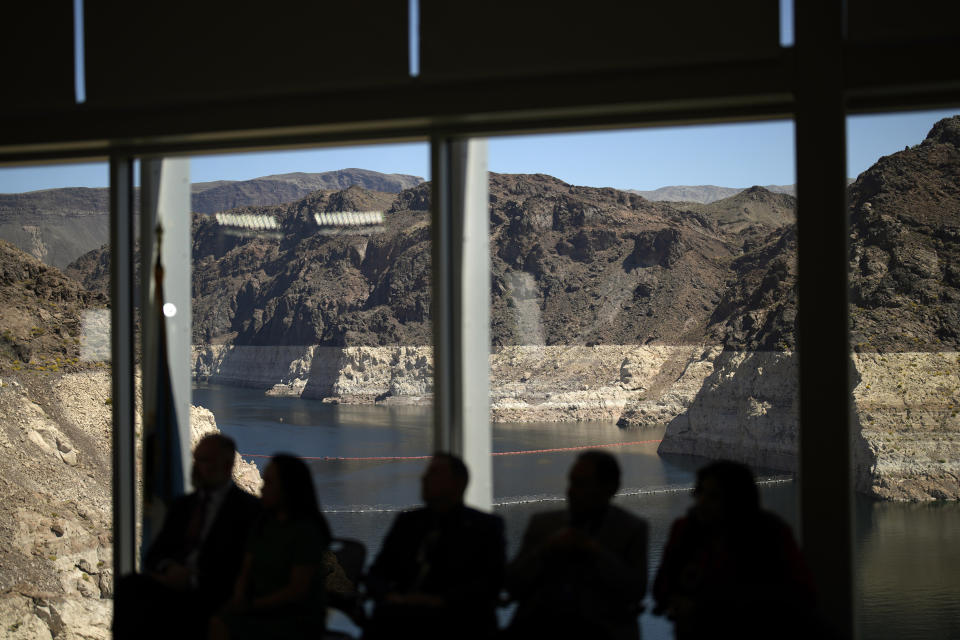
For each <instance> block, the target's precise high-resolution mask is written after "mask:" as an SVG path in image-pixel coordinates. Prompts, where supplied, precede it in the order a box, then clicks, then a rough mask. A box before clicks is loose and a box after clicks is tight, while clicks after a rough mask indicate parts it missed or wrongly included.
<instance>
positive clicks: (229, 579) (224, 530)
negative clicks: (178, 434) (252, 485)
mask: <svg viewBox="0 0 960 640" xmlns="http://www.w3.org/2000/svg"><path fill="white" fill-rule="evenodd" d="M199 499H200V498H199V496H198V494H197V493H191V494H188V495H186V496H182V497H180V498H178V499H177V500H175V501H174V503H173V504H172V505H171V506H170V510H169V511H168V512H167V517H166V518H165V519H164V521H163V528H162V529H161V530H160V533H159V534H158V535H157V538H156V540H155V541H154V542H153V544H152V545H150V549H149V551H148V552H147V555H146V557H145V561H144V566H145V567H146V568H147V569H148V570H155V569H156V568H157V566H158V565H159V564H160V563H161V562H162V561H163V560H174V561H176V562H180V563H183V562H185V561H186V559H187V556H188V555H189V553H190V551H191V549H190V548H189V546H188V544H187V540H186V538H187V529H188V527H189V525H190V519H191V516H192V515H193V512H194V509H195V508H196V504H197V501H198V500H199ZM259 515H260V501H259V500H257V498H256V497H254V496H252V495H250V494H249V493H247V492H246V491H244V490H243V489H240V488H239V487H237V486H236V485H233V486H231V487H230V489H229V490H228V491H227V495H226V496H224V499H223V502H222V503H221V505H220V509H219V510H218V511H217V515H216V518H215V519H214V521H213V523H212V524H211V525H210V530H209V532H208V533H207V536H206V538H204V540H203V542H202V543H201V544H200V548H199V550H198V557H197V591H198V594H197V595H198V597H199V598H200V600H201V604H202V606H203V607H204V608H207V610H213V609H215V608H217V607H219V606H220V605H222V604H223V603H224V602H226V601H227V599H229V597H230V595H231V594H232V593H233V584H234V582H235V581H236V578H237V574H238V573H239V571H240V566H241V564H242V562H243V555H244V551H245V549H246V543H247V534H248V532H249V530H250V528H251V527H252V526H253V524H254V523H255V522H256V520H257V518H258V517H259Z"/></svg>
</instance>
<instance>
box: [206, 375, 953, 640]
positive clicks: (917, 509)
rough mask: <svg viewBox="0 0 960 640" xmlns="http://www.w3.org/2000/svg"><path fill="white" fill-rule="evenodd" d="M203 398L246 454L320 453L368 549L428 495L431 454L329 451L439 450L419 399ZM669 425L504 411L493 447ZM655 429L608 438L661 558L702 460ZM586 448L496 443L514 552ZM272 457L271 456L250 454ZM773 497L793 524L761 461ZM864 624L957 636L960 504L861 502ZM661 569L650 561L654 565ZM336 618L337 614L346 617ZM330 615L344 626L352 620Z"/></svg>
mask: <svg viewBox="0 0 960 640" xmlns="http://www.w3.org/2000/svg"><path fill="white" fill-rule="evenodd" d="M193 403H194V404H198V405H201V406H204V407H206V408H208V409H210V410H211V411H212V412H213V413H214V415H215V416H216V420H217V425H218V426H219V427H220V429H222V430H223V431H224V432H225V433H227V434H229V435H230V436H231V437H233V438H234V439H235V440H236V441H237V446H238V448H239V449H240V451H241V452H242V453H245V454H263V455H266V454H271V453H274V452H278V451H285V452H289V453H294V454H296V455H299V456H303V457H307V458H315V459H314V460H310V461H309V464H310V467H311V469H312V471H313V477H314V482H315V484H316V488H317V492H318V496H319V497H320V500H321V502H322V503H323V507H324V510H325V512H326V514H327V518H328V520H329V521H330V526H331V527H332V528H333V531H334V534H335V535H338V536H343V537H351V538H357V539H359V540H362V541H363V542H364V543H365V544H366V545H367V548H368V550H369V554H370V555H369V556H368V560H369V559H370V558H372V557H373V556H374V555H375V554H376V553H377V551H378V550H379V546H380V542H381V540H382V538H383V536H384V535H385V533H386V531H387V528H388V527H389V526H390V523H391V522H392V520H393V518H394V517H395V515H396V513H397V511H399V510H401V509H404V508H407V507H410V506H413V505H416V504H418V503H419V478H420V473H421V472H422V470H423V466H424V464H425V461H424V460H389V461H383V460H324V459H323V458H325V457H326V458H334V457H337V458H340V457H350V458H360V457H373V456H396V457H403V456H422V455H428V454H429V453H430V451H431V449H432V445H431V441H432V440H431V429H430V420H431V415H432V414H431V411H430V410H429V409H427V408H422V407H379V406H348V405H329V404H323V403H321V402H319V401H315V400H301V399H299V398H271V397H266V396H263V395H261V393H260V392H258V391H254V390H248V389H237V388H230V387H218V386H213V385H209V386H198V387H196V388H195V389H194V392H193ZM662 433H663V429H662V428H659V429H644V430H639V431H636V430H630V431H624V430H621V429H619V428H617V426H616V425H615V424H614V423H612V422H590V423H504V424H496V425H494V428H493V450H494V451H529V450H535V449H560V448H564V447H578V446H583V445H597V444H612V443H623V442H635V441H644V440H658V439H659V438H660V437H661V436H662ZM656 448H657V445H656V443H647V444H630V445H626V446H618V447H614V448H611V449H609V450H610V451H611V452H613V453H615V454H616V455H617V456H618V457H619V459H620V464H621V466H622V468H623V482H622V487H623V488H622V491H621V495H620V496H619V497H618V498H617V503H618V504H620V506H622V507H624V508H626V509H629V510H631V511H634V512H635V513H637V514H639V515H640V516H642V517H644V518H646V519H647V521H648V522H649V523H650V566H651V569H652V570H655V569H656V567H657V565H658V564H659V561H660V555H661V553H662V550H663V545H664V542H665V541H666V537H667V534H668V532H669V528H670V524H671V523H672V522H673V520H674V519H675V518H676V517H678V516H680V515H682V514H683V513H684V511H686V509H687V508H688V507H689V506H690V497H689V489H690V488H691V487H692V483H693V480H694V473H695V471H696V469H697V467H698V466H699V465H701V464H702V463H703V461H702V460H698V459H693V458H687V457H683V456H670V457H661V456H658V455H657V453H656ZM576 455H577V452H576V451H560V452H547V453H535V454H525V455H510V456H497V457H495V458H494V459H493V474H494V475H493V478H494V502H495V511H496V512H497V513H499V514H500V515H502V516H503V517H504V519H505V521H506V526H507V544H508V553H509V554H510V555H511V556H512V555H513V554H514V553H515V552H516V550H517V548H518V546H519V544H520V539H521V537H522V535H523V529H524V527H525V525H526V522H527V519H528V518H529V516H530V514H532V513H534V512H536V511H540V510H543V509H553V508H559V507H562V506H563V491H564V487H565V475H566V472H567V469H568V468H569V467H570V465H571V463H572V462H573V459H574V458H575V457H576ZM248 459H252V460H254V461H256V462H257V463H258V464H259V465H260V466H261V468H262V466H263V462H264V461H265V460H264V459H263V458H248ZM758 478H760V479H761V481H762V482H763V483H764V484H762V485H761V493H762V499H763V503H764V506H766V507H767V508H768V509H771V510H772V511H775V512H776V513H778V514H779V515H780V516H781V517H783V518H784V519H785V520H786V521H787V522H789V523H790V524H791V525H792V526H794V528H795V529H796V525H797V515H796V513H797V512H796V505H797V500H796V485H795V483H794V482H792V481H791V480H790V479H789V478H788V477H785V476H783V475H782V474H777V473H776V472H765V471H764V470H758ZM857 560H858V583H859V585H860V597H859V602H860V612H859V619H860V630H861V634H860V635H861V637H863V638H891V639H897V640H906V639H908V638H918V639H919V638H960V506H958V505H957V504H954V503H950V504H942V503H938V504H933V505H928V504H921V505H902V504H885V503H874V502H872V501H868V500H866V499H858V502H857ZM651 579H652V575H651ZM338 622H339V625H338ZM332 626H334V627H337V626H343V627H345V626H346V625H343V621H342V620H338V621H332ZM640 626H641V631H642V634H643V638H644V639H645V640H660V639H664V640H666V639H667V638H672V630H671V627H670V625H669V623H668V622H666V621H665V620H663V619H662V618H657V617H655V616H652V615H650V614H649V613H645V614H643V615H642V616H641V618H640Z"/></svg>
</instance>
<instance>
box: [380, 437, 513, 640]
mask: <svg viewBox="0 0 960 640" xmlns="http://www.w3.org/2000/svg"><path fill="white" fill-rule="evenodd" d="M468 480H469V477H468V472H467V467H466V465H464V463H463V461H462V460H460V458H457V457H455V456H452V455H449V454H445V453H438V454H436V455H434V456H433V458H432V459H431V461H430V464H429V465H428V466H427V469H426V471H425V472H424V474H423V478H422V484H421V493H422V497H423V501H424V503H425V505H426V506H425V507H423V508H421V509H414V510H412V511H406V512H404V513H401V514H400V515H398V516H397V518H396V520H394V523H393V526H392V527H391V528H390V532H389V533H388V534H387V537H386V540H384V543H383V548H382V549H381V551H380V554H379V555H378V556H377V559H376V560H375V561H374V563H373V566H372V567H371V568H370V574H369V576H368V578H367V586H368V591H369V593H370V595H372V596H373V597H374V599H375V601H376V607H375V609H374V613H373V617H372V619H371V621H370V624H369V625H368V627H367V633H366V634H365V637H366V638H391V639H392V638H404V637H414V638H454V637H455V638H486V637H490V636H492V635H493V634H494V633H496V629H497V623H496V615H495V609H496V605H497V599H498V595H499V591H500V586H501V583H502V580H503V567H504V563H505V542H504V535H503V520H502V519H501V518H500V517H499V516H495V515H492V514H488V513H483V512H481V511H477V510H476V509H471V508H470V507H467V506H465V505H464V504H463V493H464V491H465V490H466V488H467V482H468Z"/></svg>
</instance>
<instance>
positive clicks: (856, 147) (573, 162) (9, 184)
mask: <svg viewBox="0 0 960 640" xmlns="http://www.w3.org/2000/svg"><path fill="white" fill-rule="evenodd" d="M957 113H960V109H956V110H950V111H924V112H911V113H902V114H884V115H877V116H858V117H854V118H850V119H849V120H848V135H847V141H848V167H849V171H848V175H849V176H850V177H856V176H857V175H859V173H860V172H862V171H863V170H864V169H866V168H867V167H869V166H870V165H871V164H873V163H874V162H875V161H876V160H877V158H879V157H880V156H882V155H888V154H890V153H893V152H895V151H899V150H900V149H903V148H904V146H906V145H913V144H917V143H919V142H920V141H922V140H923V138H924V136H925V135H926V134H927V132H928V131H929V130H930V127H931V126H932V125H933V124H934V123H935V122H936V121H937V120H939V119H941V118H944V117H947V116H949V115H954V114H957ZM793 135H794V129H793V123H792V122H791V121H774V122H758V123H750V124H731V125H713V126H686V127H669V128H646V129H627V130H617V131H604V132H587V133H572V134H552V135H539V136H503V137H495V138H491V139H490V170H491V171H497V172H501V173H546V174H550V175H553V176H556V177H558V178H560V179H562V180H564V181H566V182H570V183H572V184H578V185H588V186H596V187H616V188H619V189H656V188H657V187H662V186H667V185H680V184H686V185H698V184H713V185H719V186H725V187H748V186H751V185H754V184H760V185H766V184H792V183H794V182H795V181H796V178H795V170H794V139H793ZM429 165H430V160H429V149H428V147H427V145H426V144H424V143H415V144H403V145H376V146H374V145H368V146H354V147H346V148H332V149H317V150H298V151H282V152H270V153H246V154H230V155H218V156H200V157H196V158H194V159H193V161H192V162H191V172H192V177H193V180H194V181H195V182H204V181H209V180H245V179H249V178H255V177H259V176H265V175H270V174H275V173H288V172H292V171H305V172H319V171H331V170H334V169H343V168H348V167H360V168H364V169H372V170H375V171H382V172H385V173H408V174H413V175H418V176H422V177H424V178H429V175H428V174H429ZM107 181H108V177H107V168H106V165H105V164H92V165H91V164H73V165H59V166H48V167H24V168H3V169H0V193H16V192H21V191H32V190H36V189H49V188H55V187H67V186H85V187H104V186H107Z"/></svg>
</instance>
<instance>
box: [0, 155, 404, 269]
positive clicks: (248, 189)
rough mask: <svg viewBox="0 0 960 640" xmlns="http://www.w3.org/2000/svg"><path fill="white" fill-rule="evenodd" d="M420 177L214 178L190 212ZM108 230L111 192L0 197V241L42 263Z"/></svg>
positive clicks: (67, 256) (80, 248) (95, 241)
mask: <svg viewBox="0 0 960 640" xmlns="http://www.w3.org/2000/svg"><path fill="white" fill-rule="evenodd" d="M421 182H423V178H420V177H418V176H411V175H406V174H399V173H391V174H386V173H379V172H377V171H370V170H368V169H341V170H338V171H325V172H323V173H286V174H278V175H271V176H264V177H262V178H253V179H251V180H218V181H216V182H198V183H194V184H193V185H191V189H192V191H193V193H192V195H191V203H192V207H193V210H194V212H197V213H216V212H218V211H225V210H227V209H232V208H235V207H247V206H271V205H277V204H282V203H284V202H293V201H295V200H299V199H301V198H303V197H305V196H306V195H308V194H310V193H312V192H314V191H317V190H320V189H326V190H334V191H339V190H341V189H346V188H347V187H350V186H352V185H359V186H362V187H364V188H366V189H370V190H372V191H383V192H387V193H398V192H400V191H403V190H404V189H408V188H410V187H413V186H416V185H418V184H420V183H421ZM109 232H110V190H109V189H107V188H99V189H91V188H86V187H68V188H63V189H44V190H41V191H28V192H26V193H9V194H0V239H2V240H7V241H8V242H10V243H11V244H13V245H14V246H16V247H17V248H19V249H21V250H23V251H25V252H27V253H28V254H30V255H32V256H33V257H34V258H37V259H38V260H41V261H42V262H44V263H46V264H49V265H53V266H55V267H57V268H59V269H63V268H65V267H66V266H67V265H68V264H70V263H71V262H73V261H74V260H76V259H77V258H78V257H80V256H81V255H83V254H84V253H86V252H88V251H90V250H92V249H96V248H98V247H100V246H101V245H103V244H104V243H106V241H107V237H108V235H109Z"/></svg>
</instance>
